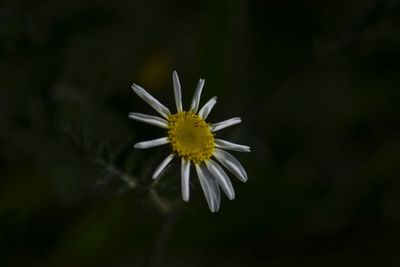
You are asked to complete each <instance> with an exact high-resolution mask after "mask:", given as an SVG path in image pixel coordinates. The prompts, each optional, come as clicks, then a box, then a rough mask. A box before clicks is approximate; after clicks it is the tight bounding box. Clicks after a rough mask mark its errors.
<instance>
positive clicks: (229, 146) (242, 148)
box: [214, 139, 250, 152]
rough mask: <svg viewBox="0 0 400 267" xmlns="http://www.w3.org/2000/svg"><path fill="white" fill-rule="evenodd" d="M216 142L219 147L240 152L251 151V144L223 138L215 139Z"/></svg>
mask: <svg viewBox="0 0 400 267" xmlns="http://www.w3.org/2000/svg"><path fill="white" fill-rule="evenodd" d="M214 142H215V146H216V147H219V148H222V149H228V150H234V151H239V152H250V147H249V146H244V145H239V144H235V143H231V142H228V141H226V140H222V139H214Z"/></svg>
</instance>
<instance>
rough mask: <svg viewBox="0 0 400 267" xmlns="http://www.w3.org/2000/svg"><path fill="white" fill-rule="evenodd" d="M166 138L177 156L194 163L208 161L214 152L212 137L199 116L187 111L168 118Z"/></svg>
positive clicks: (206, 125) (207, 126)
mask: <svg viewBox="0 0 400 267" xmlns="http://www.w3.org/2000/svg"><path fill="white" fill-rule="evenodd" d="M168 119H169V124H168V126H169V130H168V138H169V140H170V142H171V144H172V150H173V151H174V152H175V153H176V154H178V156H181V157H185V158H186V159H189V160H192V161H194V162H195V163H200V162H202V161H204V160H206V159H209V158H210V157H211V156H212V154H213V152H214V135H213V134H212V133H211V131H210V128H209V125H208V124H207V123H206V122H205V121H204V120H203V119H202V118H200V116H199V115H196V114H195V113H193V112H191V111H189V112H186V111H183V112H178V113H176V114H173V115H171V116H170V117H169V118H168Z"/></svg>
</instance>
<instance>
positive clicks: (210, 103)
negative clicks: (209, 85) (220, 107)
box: [198, 96, 217, 120]
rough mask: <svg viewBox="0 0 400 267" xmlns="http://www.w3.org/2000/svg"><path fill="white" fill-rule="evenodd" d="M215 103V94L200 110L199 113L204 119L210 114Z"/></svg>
mask: <svg viewBox="0 0 400 267" xmlns="http://www.w3.org/2000/svg"><path fill="white" fill-rule="evenodd" d="M215 103H217V97H216V96H214V97H212V98H211V99H210V100H208V102H207V103H206V104H205V105H204V106H203V107H202V108H201V109H200V111H199V113H198V114H199V116H200V117H201V118H202V119H204V120H205V119H207V117H208V114H210V111H211V110H212V108H213V107H214V105H215Z"/></svg>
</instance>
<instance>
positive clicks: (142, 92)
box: [131, 84, 171, 119]
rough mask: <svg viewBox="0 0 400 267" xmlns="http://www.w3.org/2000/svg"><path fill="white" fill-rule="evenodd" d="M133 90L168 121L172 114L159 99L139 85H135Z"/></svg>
mask: <svg viewBox="0 0 400 267" xmlns="http://www.w3.org/2000/svg"><path fill="white" fill-rule="evenodd" d="M131 88H132V90H133V91H134V92H135V93H136V94H137V95H138V96H139V97H140V98H141V99H143V100H144V101H145V102H146V103H147V104H149V105H150V106H152V107H153V108H154V109H155V110H156V111H157V112H158V113H160V114H161V116H163V117H164V118H166V119H168V116H169V115H171V112H170V111H169V109H168V108H167V107H166V106H164V105H163V104H161V103H160V102H159V101H158V100H157V99H155V98H154V97H153V96H152V95H150V94H149V93H148V92H147V91H146V90H144V89H143V88H142V87H140V86H139V85H137V84H133V85H132V87H131Z"/></svg>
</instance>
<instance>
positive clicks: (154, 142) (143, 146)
mask: <svg viewBox="0 0 400 267" xmlns="http://www.w3.org/2000/svg"><path fill="white" fill-rule="evenodd" d="M168 143H169V140H168V137H162V138H158V139H154V140H149V141H144V142H140V143H136V144H135V148H141V149H146V148H150V147H155V146H161V145H165V144H168Z"/></svg>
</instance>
